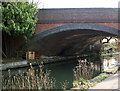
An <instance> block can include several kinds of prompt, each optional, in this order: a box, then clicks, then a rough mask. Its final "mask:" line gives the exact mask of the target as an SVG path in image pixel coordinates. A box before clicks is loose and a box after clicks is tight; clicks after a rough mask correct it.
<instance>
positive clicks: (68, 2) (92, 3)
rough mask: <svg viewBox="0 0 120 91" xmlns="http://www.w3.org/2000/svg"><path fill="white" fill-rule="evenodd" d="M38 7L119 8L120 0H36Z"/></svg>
mask: <svg viewBox="0 0 120 91" xmlns="http://www.w3.org/2000/svg"><path fill="white" fill-rule="evenodd" d="M36 1H39V2H40V4H39V5H38V8H118V2H119V1H120V0H34V2H36Z"/></svg>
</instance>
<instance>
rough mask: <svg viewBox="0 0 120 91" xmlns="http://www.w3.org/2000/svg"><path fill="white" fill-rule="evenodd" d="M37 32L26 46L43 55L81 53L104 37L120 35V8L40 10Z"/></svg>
mask: <svg viewBox="0 0 120 91" xmlns="http://www.w3.org/2000/svg"><path fill="white" fill-rule="evenodd" d="M37 16H38V19H39V20H38V22H37V25H36V34H35V36H34V37H33V38H32V39H31V41H30V42H28V43H27V44H26V46H27V50H29V51H37V52H39V53H41V54H43V55H57V56H61V55H79V54H80V53H81V52H82V51H84V49H85V48H86V47H87V46H88V45H91V44H94V43H95V42H96V41H98V40H100V39H103V38H105V37H108V36H111V37H120V30H119V28H118V24H119V23H118V9H117V8H73V9H42V10H39V12H38V14H37Z"/></svg>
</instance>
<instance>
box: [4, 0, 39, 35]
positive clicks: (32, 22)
mask: <svg viewBox="0 0 120 91" xmlns="http://www.w3.org/2000/svg"><path fill="white" fill-rule="evenodd" d="M37 11H38V10H37V5H36V4H33V3H27V2H2V30H3V31H5V32H6V33H8V34H9V35H11V36H18V35H20V34H22V35H23V36H26V37H28V36H32V35H33V34H34V33H35V26H36V22H37V17H36V16H35V14H36V13H37Z"/></svg>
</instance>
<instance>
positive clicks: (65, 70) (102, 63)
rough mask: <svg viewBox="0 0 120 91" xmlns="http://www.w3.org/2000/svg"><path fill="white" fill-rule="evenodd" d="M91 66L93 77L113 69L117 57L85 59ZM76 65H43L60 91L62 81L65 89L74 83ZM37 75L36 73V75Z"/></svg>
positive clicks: (73, 62) (13, 70)
mask: <svg viewBox="0 0 120 91" xmlns="http://www.w3.org/2000/svg"><path fill="white" fill-rule="evenodd" d="M86 59H87V60H88V61H90V62H91V63H92V64H93V67H94V70H95V72H94V74H93V77H95V76H97V75H98V74H100V72H101V71H103V70H105V69H108V68H110V67H113V66H115V65H116V64H117V61H118V56H114V57H108V56H107V57H94V58H91V57H89V58H86ZM76 65H77V60H73V61H70V62H69V63H68V62H67V63H61V64H52V65H51V64H49V65H45V69H48V70H51V74H50V77H53V78H55V80H56V88H57V89H61V86H62V84H63V82H64V81H67V82H69V83H68V85H67V88H71V87H72V82H73V81H74V75H73V69H74V68H75V66H76ZM28 69H29V67H25V68H19V69H12V70H11V74H12V75H15V74H18V71H19V70H20V71H21V72H27V70H28ZM34 69H35V70H36V69H38V66H34ZM36 74H38V73H36ZM3 75H5V76H6V77H7V76H8V72H7V71H3Z"/></svg>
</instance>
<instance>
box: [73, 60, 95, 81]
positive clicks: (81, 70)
mask: <svg viewBox="0 0 120 91" xmlns="http://www.w3.org/2000/svg"><path fill="white" fill-rule="evenodd" d="M73 72H74V77H75V80H76V81H78V80H80V78H84V79H86V80H88V79H91V78H92V75H93V72H94V68H93V65H92V64H91V63H90V62H88V61H87V60H78V65H77V66H76V67H75V68H74V69H73Z"/></svg>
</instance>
